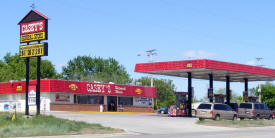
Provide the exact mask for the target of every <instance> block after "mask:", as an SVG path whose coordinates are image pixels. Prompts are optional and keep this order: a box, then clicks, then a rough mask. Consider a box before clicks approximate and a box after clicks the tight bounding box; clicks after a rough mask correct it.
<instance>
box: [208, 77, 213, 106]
mask: <svg viewBox="0 0 275 138" xmlns="http://www.w3.org/2000/svg"><path fill="white" fill-rule="evenodd" d="M213 95H214V93H213V74H209V90H208V98H209V102H210V103H213Z"/></svg>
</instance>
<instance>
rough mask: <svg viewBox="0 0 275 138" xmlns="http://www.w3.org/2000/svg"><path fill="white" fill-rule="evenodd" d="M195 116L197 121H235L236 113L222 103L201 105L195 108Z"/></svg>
mask: <svg viewBox="0 0 275 138" xmlns="http://www.w3.org/2000/svg"><path fill="white" fill-rule="evenodd" d="M195 114H196V117H197V118H199V120H204V119H214V120H220V119H229V120H237V117H238V116H237V112H235V111H234V110H233V109H232V108H231V107H230V106H229V105H227V104H222V103H202V104H200V105H199V107H198V108H197V110H196V112H195Z"/></svg>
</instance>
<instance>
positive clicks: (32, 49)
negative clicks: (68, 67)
mask: <svg viewBox="0 0 275 138" xmlns="http://www.w3.org/2000/svg"><path fill="white" fill-rule="evenodd" d="M47 55H48V43H39V44H33V45H25V46H20V57H21V58H26V57H39V56H47Z"/></svg>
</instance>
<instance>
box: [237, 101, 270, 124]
mask: <svg viewBox="0 0 275 138" xmlns="http://www.w3.org/2000/svg"><path fill="white" fill-rule="evenodd" d="M238 116H239V118H240V119H241V120H243V119H244V118H250V119H261V118H265V119H272V118H273V115H272V111H271V110H270V109H269V108H268V107H267V105H265V104H262V103H241V104H240V107H239V110H238Z"/></svg>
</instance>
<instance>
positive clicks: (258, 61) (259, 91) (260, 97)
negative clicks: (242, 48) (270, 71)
mask: <svg viewBox="0 0 275 138" xmlns="http://www.w3.org/2000/svg"><path fill="white" fill-rule="evenodd" d="M262 59H264V58H261V57H258V58H256V60H257V65H256V66H258V67H262V66H263V65H262V64H261V60H262ZM258 86H259V89H258V93H259V102H260V103H262V88H261V87H262V86H261V82H260V81H259V83H258Z"/></svg>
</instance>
